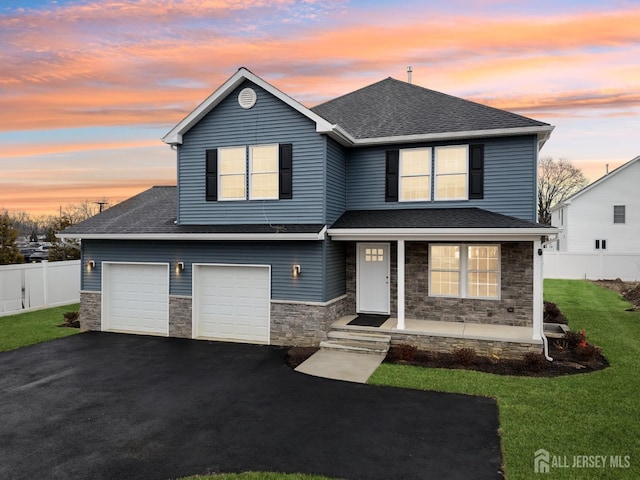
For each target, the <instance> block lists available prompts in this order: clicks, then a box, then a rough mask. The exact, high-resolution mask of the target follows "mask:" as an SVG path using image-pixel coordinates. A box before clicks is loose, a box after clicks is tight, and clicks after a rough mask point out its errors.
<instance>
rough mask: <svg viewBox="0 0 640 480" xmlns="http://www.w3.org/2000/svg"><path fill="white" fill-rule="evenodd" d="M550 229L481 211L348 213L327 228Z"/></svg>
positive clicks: (471, 209)
mask: <svg viewBox="0 0 640 480" xmlns="http://www.w3.org/2000/svg"><path fill="white" fill-rule="evenodd" d="M545 227H546V228H551V227H549V226H548V225H542V224H539V223H534V222H528V221H527V220H522V219H519V218H515V217H509V216H507V215H502V214H499V213H494V212H490V211H488V210H483V209H481V208H475V207H474V208H420V209H398V210H352V211H348V212H345V213H344V214H343V215H342V216H341V217H340V218H338V220H336V222H335V223H334V224H333V225H332V226H331V227H330V228H331V229H340V228H343V229H352V228H466V229H468V228H545Z"/></svg>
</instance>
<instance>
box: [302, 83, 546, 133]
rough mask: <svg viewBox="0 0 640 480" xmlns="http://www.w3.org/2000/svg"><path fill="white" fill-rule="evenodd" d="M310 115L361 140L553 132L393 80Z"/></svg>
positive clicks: (539, 124)
mask: <svg viewBox="0 0 640 480" xmlns="http://www.w3.org/2000/svg"><path fill="white" fill-rule="evenodd" d="M311 110H312V111H313V112H315V113H317V114H318V115H320V116H321V117H323V118H325V119H326V120H328V121H329V122H331V123H334V124H338V125H339V126H340V127H342V128H344V129H345V130H346V131H347V132H348V133H349V134H351V135H352V136H353V137H354V138H356V139H363V138H383V137H396V136H405V135H421V134H434V133H453V132H470V131H481V130H494V129H505V128H523V127H548V126H549V124H547V123H544V122H539V121H537V120H533V119H530V118H527V117H523V116H521V115H517V114H515V113H511V112H507V111H505V110H500V109H497V108H493V107H489V106H486V105H482V104H479V103H475V102H471V101H469V100H464V99H462V98H458V97H453V96H451V95H447V94H445V93H440V92H436V91H434V90H429V89H427V88H423V87H420V86H417V85H413V84H410V83H406V82H402V81H400V80H395V79H393V78H387V79H385V80H381V81H379V82H377V83H374V84H373V85H369V86H367V87H364V88H361V89H359V90H356V91H355V92H352V93H348V94H346V95H343V96H341V97H338V98H336V99H333V100H330V101H328V102H326V103H323V104H320V105H317V106H315V107H313V108H312V109H311Z"/></svg>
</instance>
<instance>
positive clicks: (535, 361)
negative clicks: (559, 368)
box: [523, 352, 548, 372]
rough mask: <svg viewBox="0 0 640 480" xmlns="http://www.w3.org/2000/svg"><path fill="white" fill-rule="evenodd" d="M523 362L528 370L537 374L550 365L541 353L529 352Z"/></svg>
mask: <svg viewBox="0 0 640 480" xmlns="http://www.w3.org/2000/svg"><path fill="white" fill-rule="evenodd" d="M523 360H524V364H525V365H526V366H527V367H528V368H530V369H531V370H534V371H536V372H539V371H540V370H542V369H543V368H544V367H546V366H547V365H548V363H547V359H546V358H545V356H544V355H542V354H541V353H535V352H527V353H525V354H524V358H523Z"/></svg>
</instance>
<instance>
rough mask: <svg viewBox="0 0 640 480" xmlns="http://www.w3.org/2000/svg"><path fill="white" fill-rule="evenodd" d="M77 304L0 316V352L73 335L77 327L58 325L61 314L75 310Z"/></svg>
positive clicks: (61, 318)
mask: <svg viewBox="0 0 640 480" xmlns="http://www.w3.org/2000/svg"><path fill="white" fill-rule="evenodd" d="M79 306H80V305H79V304H74V305H65V306H62V307H55V308H47V309H46V310H36V311H33V312H26V313H20V314H18V315H10V316H8V317H0V352H5V351H7V350H13V349H14V348H20V347H24V346H26V345H32V344H34V343H41V342H46V341H47V340H53V339H54V338H62V337H68V336H69V335H75V334H76V333H78V332H79V329H77V328H66V327H58V325H60V324H61V323H62V322H63V321H64V318H63V317H62V314H64V313H65V312H71V311H77V310H78V308H79Z"/></svg>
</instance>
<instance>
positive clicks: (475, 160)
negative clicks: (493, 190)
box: [469, 145, 484, 199]
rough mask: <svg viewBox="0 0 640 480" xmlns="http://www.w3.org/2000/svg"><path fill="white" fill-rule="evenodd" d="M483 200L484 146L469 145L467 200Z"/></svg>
mask: <svg viewBox="0 0 640 480" xmlns="http://www.w3.org/2000/svg"><path fill="white" fill-rule="evenodd" d="M480 198H484V145H469V199H480Z"/></svg>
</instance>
